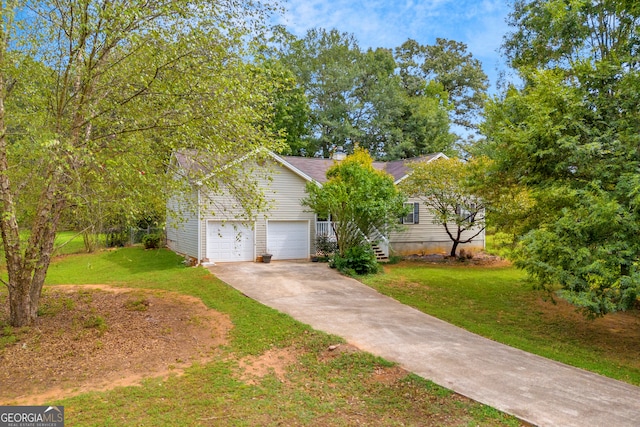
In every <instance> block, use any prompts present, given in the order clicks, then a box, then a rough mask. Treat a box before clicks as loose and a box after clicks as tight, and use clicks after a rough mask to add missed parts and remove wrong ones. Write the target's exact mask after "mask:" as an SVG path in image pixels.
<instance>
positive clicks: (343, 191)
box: [302, 149, 405, 255]
mask: <svg viewBox="0 0 640 427" xmlns="http://www.w3.org/2000/svg"><path fill="white" fill-rule="evenodd" d="M327 178H328V181H327V182H325V183H324V184H322V185H318V184H316V183H314V182H310V183H308V184H307V188H306V191H307V194H308V196H307V197H306V198H305V199H304V200H303V201H302V203H303V205H305V206H308V207H310V208H311V209H312V210H313V211H314V212H315V213H317V214H318V215H321V216H324V217H329V216H330V217H331V220H332V224H333V227H334V232H335V234H336V238H337V241H338V251H339V253H340V255H344V254H345V252H346V251H347V250H349V249H350V248H354V247H357V246H362V245H366V244H368V241H367V239H369V240H376V239H378V238H379V236H388V234H389V231H390V230H391V229H393V228H394V227H396V226H397V223H398V217H401V216H403V215H404V214H405V208H404V201H405V197H404V195H403V194H402V193H400V191H399V190H398V189H397V188H396V186H395V184H394V182H393V177H392V176H391V175H389V174H387V173H386V172H383V171H379V170H376V169H375V168H374V167H373V159H372V158H371V156H370V155H369V154H368V153H367V152H366V151H365V150H363V149H356V151H355V152H354V153H353V154H351V155H349V156H347V157H346V158H345V159H344V160H342V161H339V162H338V161H336V163H335V165H333V166H332V167H331V168H330V169H329V170H328V171H327Z"/></svg>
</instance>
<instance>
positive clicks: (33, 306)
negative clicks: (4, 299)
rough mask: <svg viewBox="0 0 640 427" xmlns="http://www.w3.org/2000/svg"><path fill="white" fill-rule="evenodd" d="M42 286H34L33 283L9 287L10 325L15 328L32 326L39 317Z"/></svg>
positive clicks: (28, 282)
mask: <svg viewBox="0 0 640 427" xmlns="http://www.w3.org/2000/svg"><path fill="white" fill-rule="evenodd" d="M41 291H42V285H40V286H35V287H34V286H33V284H32V283H31V281H27V282H26V283H18V284H16V286H12V287H9V310H10V314H9V323H10V324H11V326H14V327H22V326H29V325H32V324H33V322H34V321H35V320H36V318H37V317H38V305H39V303H40V292H41Z"/></svg>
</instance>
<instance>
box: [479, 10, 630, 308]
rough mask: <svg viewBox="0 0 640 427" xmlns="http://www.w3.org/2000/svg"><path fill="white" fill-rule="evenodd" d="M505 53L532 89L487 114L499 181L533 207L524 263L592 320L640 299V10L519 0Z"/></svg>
mask: <svg viewBox="0 0 640 427" xmlns="http://www.w3.org/2000/svg"><path fill="white" fill-rule="evenodd" d="M510 21H511V25H513V27H514V31H513V32H512V33H511V34H510V35H509V36H508V37H507V39H506V41H505V45H504V48H505V52H506V54H507V58H508V59H509V61H510V63H511V65H512V66H513V67H515V68H516V69H517V70H518V71H519V72H520V76H521V77H522V80H523V82H524V85H523V87H522V89H520V90H517V89H515V88H510V89H509V90H508V91H507V92H506V93H505V95H504V97H503V98H502V99H496V100H494V101H492V102H491V103H490V105H489V106H488V108H487V121H486V123H485V125H484V132H485V134H486V135H487V136H488V138H489V142H490V144H489V152H490V153H491V155H492V157H493V158H494V160H495V162H496V163H495V165H496V170H495V171H494V173H495V176H501V177H503V178H504V179H505V180H506V181H507V182H508V183H509V185H510V186H511V185H514V186H518V187H520V188H521V189H523V190H524V191H525V192H526V193H527V194H528V195H529V196H530V197H531V200H532V201H533V203H534V205H533V206H531V207H530V213H531V215H529V217H528V220H527V223H526V225H527V227H526V228H524V229H523V230H522V232H523V233H524V237H523V239H522V245H521V257H520V259H519V262H518V265H520V266H521V267H523V268H525V269H526V270H527V271H528V272H529V274H530V276H531V277H532V278H533V279H534V280H535V281H536V283H537V284H538V285H539V286H542V287H544V288H547V289H549V290H556V289H558V288H559V289H560V290H561V291H560V293H561V295H562V296H564V297H565V298H567V299H568V300H569V301H571V302H572V303H574V304H576V305H578V306H579V307H582V308H584V309H585V310H586V311H587V312H588V313H590V314H593V315H602V314H605V313H608V312H611V311H616V310H622V309H625V308H628V307H630V306H632V305H633V304H634V303H635V301H636V299H637V296H638V292H640V271H639V265H638V264H639V262H640V240H639V239H638V233H639V232H640V228H639V224H640V210H639V206H640V205H639V204H638V202H640V199H639V197H638V195H639V194H640V178H638V177H639V176H640V174H639V173H640V149H639V147H640V104H639V101H640V95H639V94H640V92H639V91H638V88H639V87H640V67H639V62H638V58H639V56H638V51H639V48H640V38H639V34H640V32H639V31H640V30H639V26H638V24H639V23H640V7H639V6H638V4H637V2H631V1H623V0H606V1H592V0H582V1H565V0H549V1H541V0H534V1H517V2H515V4H514V11H513V12H512V14H511V17H510Z"/></svg>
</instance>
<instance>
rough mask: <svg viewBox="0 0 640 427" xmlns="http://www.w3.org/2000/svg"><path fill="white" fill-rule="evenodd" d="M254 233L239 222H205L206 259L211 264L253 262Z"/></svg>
mask: <svg viewBox="0 0 640 427" xmlns="http://www.w3.org/2000/svg"><path fill="white" fill-rule="evenodd" d="M254 240H255V239H254V231H253V229H252V228H251V227H250V226H247V225H244V224H242V223H239V222H231V221H230V222H220V221H209V222H207V242H206V245H207V248H206V253H207V258H209V261H212V262H230V261H253V258H254Z"/></svg>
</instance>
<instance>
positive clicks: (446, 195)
mask: <svg viewBox="0 0 640 427" xmlns="http://www.w3.org/2000/svg"><path fill="white" fill-rule="evenodd" d="M409 167H410V169H411V172H410V173H409V176H408V177H407V178H406V179H405V180H403V181H402V183H401V184H400V185H401V189H402V190H403V191H404V192H405V193H406V194H407V195H409V196H410V197H415V198H417V199H420V200H421V201H422V203H423V204H424V206H425V207H426V208H427V210H428V211H429V212H430V213H431V214H432V215H433V222H434V223H435V224H439V225H441V226H442V227H443V228H444V229H445V231H446V233H447V236H449V239H451V242H452V244H451V251H450V253H449V255H450V256H452V257H455V256H456V253H457V250H458V246H459V245H460V244H464V243H470V242H472V241H473V239H475V238H476V237H478V236H479V235H480V233H482V231H483V230H484V228H485V219H486V214H485V213H486V206H485V201H484V200H483V199H482V198H481V197H480V196H479V195H478V194H477V193H476V185H475V183H476V181H475V179H474V178H475V177H477V176H479V175H481V172H482V170H483V169H484V163H483V162H482V161H481V160H471V161H469V162H463V161H461V160H459V159H442V158H440V159H435V160H431V161H426V160H422V161H419V162H414V163H411V164H410V166H409Z"/></svg>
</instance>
